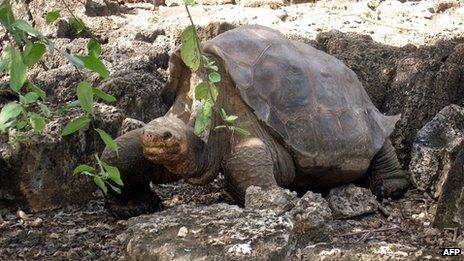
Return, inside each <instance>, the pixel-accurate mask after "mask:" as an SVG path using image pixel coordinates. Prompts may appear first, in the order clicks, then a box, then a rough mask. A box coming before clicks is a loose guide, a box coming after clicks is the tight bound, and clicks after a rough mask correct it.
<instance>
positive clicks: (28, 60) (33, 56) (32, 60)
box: [24, 42, 47, 66]
mask: <svg viewBox="0 0 464 261" xmlns="http://www.w3.org/2000/svg"><path fill="white" fill-rule="evenodd" d="M46 50H47V47H46V45H45V44H43V43H41V42H35V43H33V44H32V46H31V47H30V49H29V50H28V52H26V53H25V54H24V63H25V64H26V66H32V65H34V64H36V63H37V62H38V61H39V60H40V58H42V56H43V55H44V53H45V52H46Z"/></svg>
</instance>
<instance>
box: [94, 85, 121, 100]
mask: <svg viewBox="0 0 464 261" xmlns="http://www.w3.org/2000/svg"><path fill="white" fill-rule="evenodd" d="M93 94H95V95H96V96H97V97H98V98H100V99H102V100H104V101H106V102H115V101H116V98H115V97H114V96H113V95H110V94H108V93H106V92H104V91H103V90H101V89H98V88H93Z"/></svg>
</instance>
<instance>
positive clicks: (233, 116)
mask: <svg viewBox="0 0 464 261" xmlns="http://www.w3.org/2000/svg"><path fill="white" fill-rule="evenodd" d="M237 119H238V116H236V115H228V116H227V117H226V118H225V119H224V121H226V122H229V123H233V122H234V121H236V120H237Z"/></svg>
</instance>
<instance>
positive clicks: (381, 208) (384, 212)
mask: <svg viewBox="0 0 464 261" xmlns="http://www.w3.org/2000/svg"><path fill="white" fill-rule="evenodd" d="M378 209H379V212H380V214H382V216H384V217H389V216H390V215H391V214H390V211H388V209H387V208H385V207H384V206H382V205H380V204H379V206H378Z"/></svg>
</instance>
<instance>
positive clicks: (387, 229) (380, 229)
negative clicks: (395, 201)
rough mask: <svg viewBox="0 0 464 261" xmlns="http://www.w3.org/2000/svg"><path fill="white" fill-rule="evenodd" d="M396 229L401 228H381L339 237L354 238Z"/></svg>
mask: <svg viewBox="0 0 464 261" xmlns="http://www.w3.org/2000/svg"><path fill="white" fill-rule="evenodd" d="M395 229H400V228H399V227H387V228H379V229H372V230H362V231H358V232H351V233H346V234H343V235H339V236H341V237H347V236H354V235H359V234H365V233H376V232H384V231H389V230H395Z"/></svg>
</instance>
